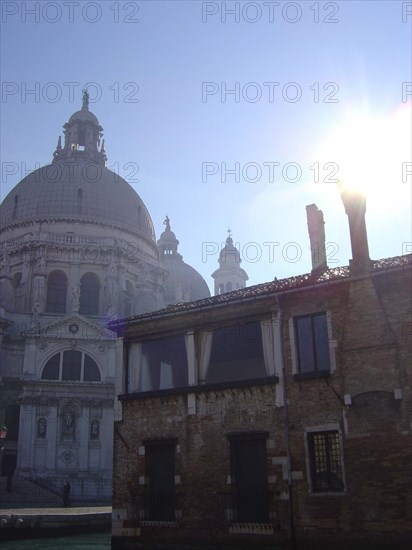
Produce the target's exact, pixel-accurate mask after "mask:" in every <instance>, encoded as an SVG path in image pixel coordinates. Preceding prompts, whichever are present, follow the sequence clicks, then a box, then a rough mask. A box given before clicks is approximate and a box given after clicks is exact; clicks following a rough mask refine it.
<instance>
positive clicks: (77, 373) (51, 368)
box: [41, 350, 101, 382]
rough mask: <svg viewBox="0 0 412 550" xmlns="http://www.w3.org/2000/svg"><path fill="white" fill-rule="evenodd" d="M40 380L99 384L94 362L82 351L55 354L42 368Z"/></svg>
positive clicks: (99, 377) (96, 367)
mask: <svg viewBox="0 0 412 550" xmlns="http://www.w3.org/2000/svg"><path fill="white" fill-rule="evenodd" d="M41 378H42V380H65V381H67V382H69V381H70V382H73V381H74V382H79V381H84V382H100V381H101V376H100V369H99V367H98V366H97V364H96V361H94V359H92V358H91V357H90V355H87V353H84V352H82V351H77V350H66V351H61V352H59V353H56V354H55V355H53V357H51V358H50V359H49V360H48V361H47V363H46V364H45V366H44V368H43V372H42V375H41Z"/></svg>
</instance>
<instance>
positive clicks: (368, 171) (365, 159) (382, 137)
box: [318, 105, 412, 209]
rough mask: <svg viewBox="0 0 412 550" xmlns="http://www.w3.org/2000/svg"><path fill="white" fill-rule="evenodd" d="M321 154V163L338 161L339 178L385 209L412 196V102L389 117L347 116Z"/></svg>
mask: <svg viewBox="0 0 412 550" xmlns="http://www.w3.org/2000/svg"><path fill="white" fill-rule="evenodd" d="M318 157H319V159H320V162H321V163H327V162H334V163H336V164H337V168H338V170H337V173H336V175H335V178H336V179H338V180H339V181H340V182H343V183H344V185H345V186H346V187H348V188H351V189H358V190H359V191H361V192H363V193H365V194H366V196H367V199H368V204H369V205H373V206H374V207H378V208H379V209H383V208H387V207H388V206H390V205H397V204H400V203H402V202H403V201H407V200H408V197H409V200H410V189H411V180H412V174H411V164H410V163H411V106H410V105H405V106H402V108H399V109H398V110H397V111H396V112H395V113H393V114H392V115H391V116H389V117H386V118H382V117H381V118H378V117H372V116H370V115H363V114H355V115H349V116H347V117H345V119H344V120H343V122H342V123H341V124H340V125H339V126H338V127H337V128H335V130H334V131H332V132H331V134H330V135H329V136H328V137H327V139H326V140H325V142H324V143H323V144H322V146H321V147H320V150H319V153H318ZM409 206H410V205H409Z"/></svg>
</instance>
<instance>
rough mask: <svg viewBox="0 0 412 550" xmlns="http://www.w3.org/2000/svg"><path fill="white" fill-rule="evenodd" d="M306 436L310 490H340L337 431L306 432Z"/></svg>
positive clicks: (340, 476) (341, 475) (340, 465)
mask: <svg viewBox="0 0 412 550" xmlns="http://www.w3.org/2000/svg"><path fill="white" fill-rule="evenodd" d="M307 438H308V451H309V465H310V478H311V485H312V491H313V492H314V493H322V492H342V491H343V490H344V485H343V474H342V457H341V450H340V439H339V432H338V431H337V430H331V431H322V432H308V433H307Z"/></svg>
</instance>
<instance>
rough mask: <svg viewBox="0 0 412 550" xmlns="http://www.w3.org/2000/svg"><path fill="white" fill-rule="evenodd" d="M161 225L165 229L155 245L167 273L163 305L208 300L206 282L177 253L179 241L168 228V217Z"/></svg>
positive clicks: (208, 292) (208, 293) (208, 294)
mask: <svg viewBox="0 0 412 550" xmlns="http://www.w3.org/2000/svg"><path fill="white" fill-rule="evenodd" d="M163 223H164V225H165V226H166V229H165V230H164V231H163V233H162V234H161V235H160V239H159V240H158V241H157V244H158V246H159V248H160V265H161V266H162V267H164V269H166V270H167V272H168V273H167V276H166V280H165V285H164V301H165V304H166V305H169V304H176V303H179V302H191V301H193V300H200V299H202V298H209V296H210V291H209V287H208V286H207V284H206V281H205V280H204V279H203V277H202V276H201V275H200V273H198V272H197V271H196V270H195V269H193V267H191V266H190V265H188V264H186V263H185V262H184V261H183V258H182V256H181V255H180V254H179V252H178V251H177V247H178V244H179V241H178V240H177V238H176V235H175V234H174V233H173V231H172V230H171V228H170V220H169V218H168V216H166V219H165V221H164V222H163Z"/></svg>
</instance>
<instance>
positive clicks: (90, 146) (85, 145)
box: [53, 90, 107, 166]
mask: <svg viewBox="0 0 412 550" xmlns="http://www.w3.org/2000/svg"><path fill="white" fill-rule="evenodd" d="M63 128H64V147H62V144H61V137H60V136H59V139H58V142H57V147H56V150H55V152H54V153H53V162H56V161H61V160H65V161H67V160H75V159H76V160H78V159H85V160H88V161H89V162H95V163H97V164H102V165H103V166H105V164H106V161H107V157H106V151H105V149H104V140H102V141H101V138H102V136H103V133H102V131H103V128H102V127H101V126H100V124H99V121H98V119H97V117H96V116H95V115H94V114H93V113H92V112H90V111H89V94H88V92H87V90H84V92H83V105H82V108H81V110H80V111H76V112H75V113H73V114H72V116H71V117H70V119H69V122H67V123H66V124H65V125H64V126H63Z"/></svg>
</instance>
